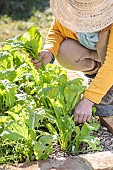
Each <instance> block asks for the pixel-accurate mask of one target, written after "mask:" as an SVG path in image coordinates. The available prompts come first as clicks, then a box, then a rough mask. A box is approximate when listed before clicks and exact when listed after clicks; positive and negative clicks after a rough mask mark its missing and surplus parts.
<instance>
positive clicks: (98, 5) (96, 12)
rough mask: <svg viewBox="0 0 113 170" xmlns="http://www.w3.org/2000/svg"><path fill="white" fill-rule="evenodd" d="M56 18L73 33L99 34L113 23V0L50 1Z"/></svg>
mask: <svg viewBox="0 0 113 170" xmlns="http://www.w3.org/2000/svg"><path fill="white" fill-rule="evenodd" d="M50 5H51V8H52V12H53V14H54V16H55V18H56V19H57V20H58V21H59V22H60V23H61V24H62V25H63V26H64V27H66V28H68V29H70V30H72V31H73V32H97V31H99V30H102V29H104V28H106V27H107V26H109V25H111V24H112V23H113V0H50Z"/></svg>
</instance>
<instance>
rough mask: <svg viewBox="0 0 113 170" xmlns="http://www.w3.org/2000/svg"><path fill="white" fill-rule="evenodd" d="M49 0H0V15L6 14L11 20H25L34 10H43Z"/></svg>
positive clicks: (47, 5)
mask: <svg viewBox="0 0 113 170" xmlns="http://www.w3.org/2000/svg"><path fill="white" fill-rule="evenodd" d="M48 7H49V0H10V1H9V0H0V16H2V15H7V16H9V17H11V18H12V19H13V20H20V19H21V20H27V19H28V18H30V17H31V16H32V15H33V14H34V13H35V11H37V10H39V11H42V12H43V11H44V10H46V9H47V8H48Z"/></svg>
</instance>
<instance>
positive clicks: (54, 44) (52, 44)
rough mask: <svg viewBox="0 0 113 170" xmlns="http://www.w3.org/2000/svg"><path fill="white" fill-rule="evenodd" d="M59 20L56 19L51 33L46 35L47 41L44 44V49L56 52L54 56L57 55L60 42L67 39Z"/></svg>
mask: <svg viewBox="0 0 113 170" xmlns="http://www.w3.org/2000/svg"><path fill="white" fill-rule="evenodd" d="M57 22H58V21H57V20H56V19H54V21H53V23H52V25H51V28H50V30H49V33H48V35H47V37H46V43H45V46H44V49H45V50H49V51H51V52H52V53H53V54H54V56H57V54H58V50H59V47H60V44H61V43H62V41H63V40H64V39H65V37H64V36H63V35H62V33H61V31H60V30H59V27H58V24H57Z"/></svg>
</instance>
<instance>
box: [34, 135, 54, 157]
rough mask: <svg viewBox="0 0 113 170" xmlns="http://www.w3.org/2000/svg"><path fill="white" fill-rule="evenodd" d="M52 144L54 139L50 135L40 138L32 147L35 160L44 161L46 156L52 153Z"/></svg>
mask: <svg viewBox="0 0 113 170" xmlns="http://www.w3.org/2000/svg"><path fill="white" fill-rule="evenodd" d="M53 142H54V137H53V136H51V135H47V136H41V137H40V139H39V140H38V142H36V143H35V146H34V154H35V156H36V159H37V160H42V159H43V160H46V159H47V158H48V156H49V155H50V154H51V153H52V151H53V147H52V143H53Z"/></svg>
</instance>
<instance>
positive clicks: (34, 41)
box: [18, 26, 42, 59]
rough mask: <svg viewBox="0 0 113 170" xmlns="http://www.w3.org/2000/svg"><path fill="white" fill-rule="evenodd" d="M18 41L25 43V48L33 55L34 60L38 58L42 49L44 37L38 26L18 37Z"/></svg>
mask: <svg viewBox="0 0 113 170" xmlns="http://www.w3.org/2000/svg"><path fill="white" fill-rule="evenodd" d="M18 40H19V41H20V42H22V43H23V45H24V48H25V49H26V50H27V52H29V53H30V54H31V55H32V57H33V59H36V58H37V57H38V54H39V52H40V50H41V48H42V37H41V35H40V33H39V31H38V29H37V26H32V27H30V28H29V29H28V30H27V31H26V32H25V33H24V34H23V35H21V36H20V37H18Z"/></svg>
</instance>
